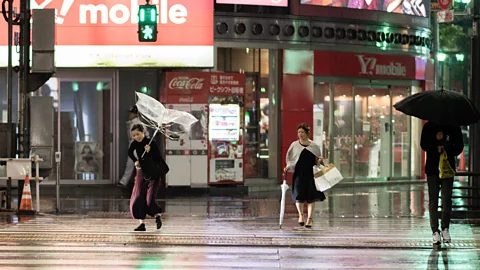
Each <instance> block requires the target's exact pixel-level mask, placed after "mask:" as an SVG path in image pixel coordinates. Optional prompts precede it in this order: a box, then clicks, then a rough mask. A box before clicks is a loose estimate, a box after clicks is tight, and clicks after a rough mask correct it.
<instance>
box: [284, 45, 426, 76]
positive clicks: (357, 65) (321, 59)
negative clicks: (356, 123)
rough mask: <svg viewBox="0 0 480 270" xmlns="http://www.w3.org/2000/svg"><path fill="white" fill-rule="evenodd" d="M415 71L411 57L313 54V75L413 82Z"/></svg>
mask: <svg viewBox="0 0 480 270" xmlns="http://www.w3.org/2000/svg"><path fill="white" fill-rule="evenodd" d="M286 64H287V63H284V65H286ZM419 68H421V67H419ZM416 71H417V65H416V58H415V57H412V56H400V55H381V54H364V53H362V54H355V53H349V52H326V51H316V52H314V73H315V75H323V76H346V77H364V78H372V79H374V78H380V79H381V78H385V79H409V80H415V79H416Z"/></svg>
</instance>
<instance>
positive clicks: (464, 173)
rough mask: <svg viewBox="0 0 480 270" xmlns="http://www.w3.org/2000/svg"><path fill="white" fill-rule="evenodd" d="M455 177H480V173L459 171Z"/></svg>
mask: <svg viewBox="0 0 480 270" xmlns="http://www.w3.org/2000/svg"><path fill="white" fill-rule="evenodd" d="M455 176H480V172H469V171H458V172H456V173H455Z"/></svg>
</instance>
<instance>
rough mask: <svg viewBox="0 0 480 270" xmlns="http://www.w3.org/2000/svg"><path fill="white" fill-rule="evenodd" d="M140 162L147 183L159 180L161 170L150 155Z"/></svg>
mask: <svg viewBox="0 0 480 270" xmlns="http://www.w3.org/2000/svg"><path fill="white" fill-rule="evenodd" d="M139 162H140V168H142V173H143V178H144V179H145V180H146V181H150V180H157V179H158V178H159V177H160V168H159V166H158V164H157V163H156V162H155V161H154V160H153V158H152V157H151V156H150V155H144V156H143V157H142V158H140V160H139Z"/></svg>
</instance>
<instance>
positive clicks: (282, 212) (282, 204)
mask: <svg viewBox="0 0 480 270" xmlns="http://www.w3.org/2000/svg"><path fill="white" fill-rule="evenodd" d="M280 187H281V189H282V200H281V201H280V221H279V225H280V229H281V228H282V224H283V217H284V216H285V197H286V194H287V190H288V185H287V174H286V173H284V174H283V184H281V185H280Z"/></svg>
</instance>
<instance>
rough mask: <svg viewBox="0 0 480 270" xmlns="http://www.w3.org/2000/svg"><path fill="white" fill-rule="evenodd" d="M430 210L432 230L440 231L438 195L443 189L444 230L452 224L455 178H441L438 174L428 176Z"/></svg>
mask: <svg viewBox="0 0 480 270" xmlns="http://www.w3.org/2000/svg"><path fill="white" fill-rule="evenodd" d="M427 183H428V211H429V212H430V227H431V228H432V232H436V231H438V195H439V192H440V190H441V191H442V230H443V229H445V228H448V227H449V226H450V215H451V214H452V188H453V178H447V179H440V178H439V177H438V176H427Z"/></svg>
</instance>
